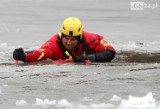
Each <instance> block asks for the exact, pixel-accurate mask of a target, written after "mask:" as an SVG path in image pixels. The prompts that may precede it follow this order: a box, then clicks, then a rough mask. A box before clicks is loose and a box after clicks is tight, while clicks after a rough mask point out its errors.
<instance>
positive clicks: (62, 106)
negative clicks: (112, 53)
mask: <svg viewBox="0 0 160 109" xmlns="http://www.w3.org/2000/svg"><path fill="white" fill-rule="evenodd" d="M131 2H134V1H132V0H123V1H119V0H87V1H86V0H66V1H64V0H59V1H55V0H34V1H33V0H0V109H43V108H47V109H160V93H159V90H160V79H159V78H160V38H159V37H160V31H159V29H160V20H159V19H160V14H159V13H160V7H159V5H160V2H159V1H158V0H152V1H150V0H146V1H138V2H144V3H145V4H146V5H148V6H149V4H150V5H151V6H152V5H154V4H158V5H157V6H158V7H155V8H151V7H150V8H149V7H147V8H145V9H144V10H142V11H133V10H131V9H130V7H131V6H130V4H131ZM68 16H76V17H78V18H80V19H81V20H82V23H83V25H84V30H85V31H90V32H94V33H98V34H101V35H103V36H105V38H106V39H107V40H108V42H110V43H111V44H112V45H113V46H114V47H115V48H116V51H117V56H116V58H115V60H113V61H112V62H111V63H91V64H88V65H86V64H73V63H65V64H62V65H56V64H52V63H51V62H43V63H32V64H24V63H19V65H16V64H15V61H14V60H13V59H12V52H13V50H14V49H15V48H17V47H23V48H24V49H25V50H31V49H36V48H38V47H39V46H41V44H43V43H44V42H45V41H46V40H48V39H49V38H50V37H51V36H52V35H54V34H55V33H57V32H59V29H60V25H61V23H62V21H63V20H64V19H65V18H66V17H68Z"/></svg>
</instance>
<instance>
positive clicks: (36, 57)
mask: <svg viewBox="0 0 160 109" xmlns="http://www.w3.org/2000/svg"><path fill="white" fill-rule="evenodd" d="M54 39H55V38H54ZM52 40H53V38H51V39H50V40H48V41H47V42H46V43H44V44H43V45H42V46H41V47H40V48H39V49H36V50H33V52H32V53H27V52H26V59H27V62H36V61H42V60H46V59H47V58H51V56H52V54H53V53H52V52H53V48H52V47H54V46H55V43H54V42H53V41H52Z"/></svg>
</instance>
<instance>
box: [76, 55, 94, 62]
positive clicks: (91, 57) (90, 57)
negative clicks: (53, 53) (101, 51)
mask: <svg viewBox="0 0 160 109" xmlns="http://www.w3.org/2000/svg"><path fill="white" fill-rule="evenodd" d="M73 60H74V62H84V61H85V60H90V61H91V62H95V55H94V54H91V55H88V56H87V55H78V56H75V57H74V58H73Z"/></svg>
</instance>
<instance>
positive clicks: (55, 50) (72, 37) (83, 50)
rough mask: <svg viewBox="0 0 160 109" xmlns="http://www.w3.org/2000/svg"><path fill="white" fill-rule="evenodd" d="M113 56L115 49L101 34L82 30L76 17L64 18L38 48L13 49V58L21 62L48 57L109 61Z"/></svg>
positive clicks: (78, 60)
mask: <svg viewBox="0 0 160 109" xmlns="http://www.w3.org/2000/svg"><path fill="white" fill-rule="evenodd" d="M114 57H115V49H114V48H113V47H112V46H111V45H110V44H108V42H107V41H106V40H105V39H104V37H103V36H101V35H98V34H94V33H90V32H85V31H83V26H82V23H81V21H80V20H79V19H78V18H76V17H68V18H66V19H65V20H64V22H63V23H62V26H61V30H60V32H59V33H58V34H55V35H54V36H53V37H51V38H50V39H49V40H48V41H47V42H45V43H44V44H43V45H42V46H41V47H40V48H39V49H36V50H33V51H31V52H27V51H26V52H24V50H23V48H18V49H15V50H14V52H13V58H14V59H15V60H20V61H23V62H37V61H43V60H46V59H48V58H50V59H52V60H59V59H61V60H66V59H69V60H71V61H73V62H85V60H89V61H91V62H110V61H111V60H112V59H114Z"/></svg>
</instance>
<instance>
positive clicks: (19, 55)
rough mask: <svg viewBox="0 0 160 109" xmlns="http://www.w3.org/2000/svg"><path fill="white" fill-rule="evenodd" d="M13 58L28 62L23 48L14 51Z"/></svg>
mask: <svg viewBox="0 0 160 109" xmlns="http://www.w3.org/2000/svg"><path fill="white" fill-rule="evenodd" d="M13 58H14V59H15V60H20V61H23V62H26V55H25V53H24V51H23V48H18V49H15V50H14V52H13Z"/></svg>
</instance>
